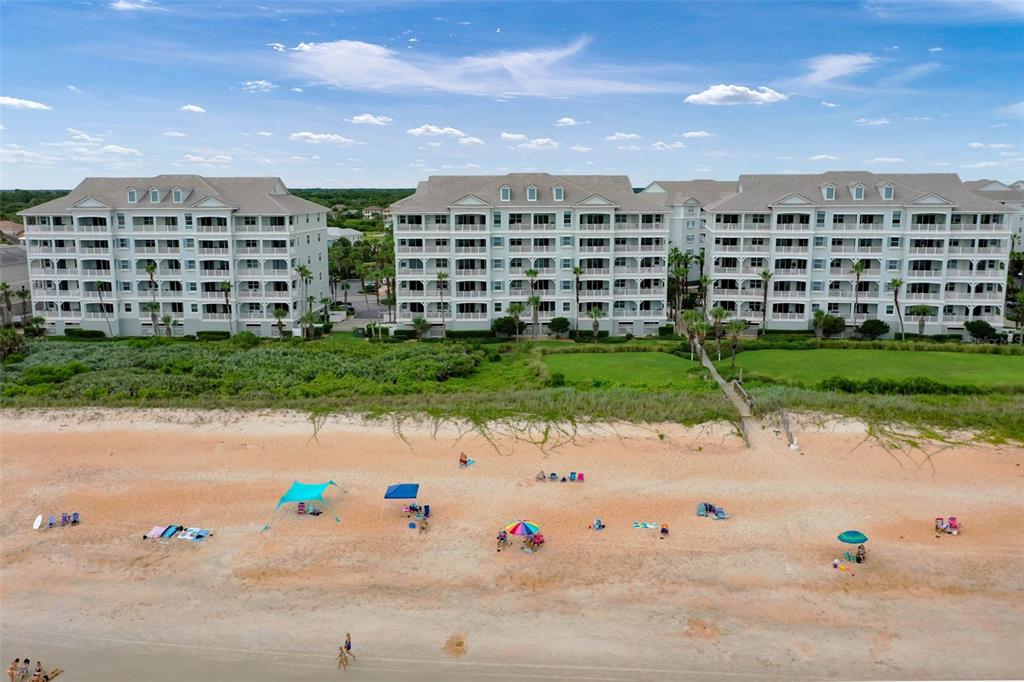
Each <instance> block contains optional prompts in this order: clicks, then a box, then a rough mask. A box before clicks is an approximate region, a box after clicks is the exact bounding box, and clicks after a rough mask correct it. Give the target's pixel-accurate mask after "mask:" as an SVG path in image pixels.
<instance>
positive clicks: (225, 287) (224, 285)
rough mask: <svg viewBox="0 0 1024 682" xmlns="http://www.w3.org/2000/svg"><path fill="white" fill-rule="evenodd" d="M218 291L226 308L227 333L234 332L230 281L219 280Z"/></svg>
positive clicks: (154, 317)
mask: <svg viewBox="0 0 1024 682" xmlns="http://www.w3.org/2000/svg"><path fill="white" fill-rule="evenodd" d="M220 292H221V293H222V294H224V307H225V308H227V309H228V334H231V335H233V334H234V333H235V317H234V314H233V313H232V312H231V298H230V294H231V282H221V283H220ZM153 319H154V320H155V319H156V315H155V314H154V315H153Z"/></svg>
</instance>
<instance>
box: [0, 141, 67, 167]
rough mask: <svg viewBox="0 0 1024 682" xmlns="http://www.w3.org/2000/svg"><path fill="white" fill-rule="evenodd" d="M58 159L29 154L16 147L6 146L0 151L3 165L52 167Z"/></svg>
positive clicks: (33, 153) (36, 153) (0, 159)
mask: <svg viewBox="0 0 1024 682" xmlns="http://www.w3.org/2000/svg"><path fill="white" fill-rule="evenodd" d="M58 161H60V159H59V158H57V157H55V156H46V155H45V154H40V153H38V152H30V151H29V150H27V149H22V148H21V147H18V146H17V145H7V147H6V148H3V149H0V162H3V163H4V164H11V165H14V164H20V165H26V166H53V165H55V164H56V163H57V162H58Z"/></svg>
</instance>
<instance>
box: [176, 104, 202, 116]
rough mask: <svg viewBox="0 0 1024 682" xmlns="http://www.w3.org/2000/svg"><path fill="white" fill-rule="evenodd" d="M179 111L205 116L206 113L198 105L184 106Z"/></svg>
mask: <svg viewBox="0 0 1024 682" xmlns="http://www.w3.org/2000/svg"><path fill="white" fill-rule="evenodd" d="M179 111H190V112H192V113H193V114H205V113H206V109H203V108H202V107H201V106H199V105H198V104H186V105H185V106H183V107H181V109H179Z"/></svg>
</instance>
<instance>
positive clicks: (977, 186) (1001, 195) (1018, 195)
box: [964, 180, 1024, 204]
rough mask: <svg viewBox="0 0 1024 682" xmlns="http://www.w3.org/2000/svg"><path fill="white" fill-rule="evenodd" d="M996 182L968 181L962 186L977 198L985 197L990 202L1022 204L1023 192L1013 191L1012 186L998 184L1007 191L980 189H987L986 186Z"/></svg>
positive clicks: (1023, 201)
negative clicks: (984, 188)
mask: <svg viewBox="0 0 1024 682" xmlns="http://www.w3.org/2000/svg"><path fill="white" fill-rule="evenodd" d="M996 182H998V181H996V180H968V181H967V182H965V183H964V185H966V186H967V187H968V188H969V189H970V190H971V191H972V192H974V193H975V194H977V195H978V196H980V197H985V198H986V199H990V200H991V201H998V202H1000V203H1007V202H1010V203H1015V204H1021V203H1024V190H1021V189H1013V186H1012V185H1004V184H1003V183H1001V182H999V183H998V184H1000V185H1003V186H1004V187H1006V188H1007V189H996V190H991V189H989V190H983V189H982V187H987V186H988V185H991V184H993V183H996Z"/></svg>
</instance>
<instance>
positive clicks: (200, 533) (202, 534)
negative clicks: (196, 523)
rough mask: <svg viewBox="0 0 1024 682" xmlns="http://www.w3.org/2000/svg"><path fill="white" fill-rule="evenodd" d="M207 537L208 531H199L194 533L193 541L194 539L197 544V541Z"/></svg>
mask: <svg viewBox="0 0 1024 682" xmlns="http://www.w3.org/2000/svg"><path fill="white" fill-rule="evenodd" d="M209 535H210V531H208V530H199V531H198V532H196V537H195V538H194V539H195V541H196V542H199V541H201V540H203V539H204V538H206V537H208V536H209Z"/></svg>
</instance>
